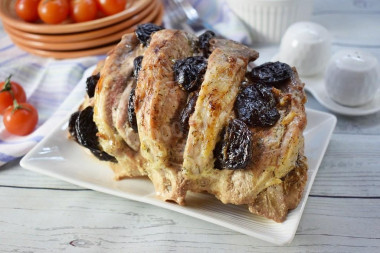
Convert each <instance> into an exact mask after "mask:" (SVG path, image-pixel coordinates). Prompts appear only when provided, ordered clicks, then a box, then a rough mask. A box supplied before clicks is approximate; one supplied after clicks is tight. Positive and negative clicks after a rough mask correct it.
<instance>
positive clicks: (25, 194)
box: [0, 0, 380, 252]
mask: <svg viewBox="0 0 380 253" xmlns="http://www.w3.org/2000/svg"><path fill="white" fill-rule="evenodd" d="M331 2H334V3H331ZM373 19H375V20H377V21H378V23H377V24H378V26H380V1H376V0H373V1H370V0H368V1H364V0H334V1H327V0H323V1H321V0H319V1H316V6H315V11H314V17H313V20H314V21H316V22H319V23H321V24H323V25H325V26H326V27H327V28H329V29H330V31H331V32H332V33H333V35H334V47H333V49H334V50H337V49H341V48H345V47H348V46H349V47H352V46H355V47H360V48H363V49H365V50H368V51H370V52H371V53H373V54H375V55H376V56H377V57H378V59H380V33H378V34H374V31H367V30H366V28H368V26H366V27H362V25H363V22H361V23H356V22H355V21H357V20H361V21H363V20H364V23H365V22H366V21H365V20H367V21H368V22H370V21H371V22H372V21H373ZM353 24H357V26H353ZM358 35H360V36H358ZM376 38H377V39H376ZM307 107H309V108H313V109H317V110H321V111H327V110H325V109H324V108H323V107H322V106H321V105H319V104H318V103H317V102H316V100H315V99H314V98H313V97H312V96H311V95H310V94H309V101H308V103H307ZM379 210H380V113H376V114H372V115H369V116H364V117H346V116H339V115H338V123H337V127H336V129H335V131H334V134H333V136H332V139H331V142H330V145H329V147H328V150H327V152H326V155H325V157H324V159H323V162H322V164H321V166H320V168H319V171H318V174H317V177H316V179H315V182H314V184H313V187H312V190H311V193H310V196H309V199H308V201H307V204H306V208H305V211H304V214H303V216H302V219H301V222H300V225H299V227H298V230H297V233H296V236H295V238H294V240H293V242H292V243H291V244H290V245H288V246H281V247H280V246H273V245H271V244H269V243H266V242H263V241H260V240H257V239H255V238H252V237H249V236H246V235H243V234H240V233H237V232H234V231H232V230H229V229H226V228H223V227H220V226H217V225H213V224H210V223H207V222H204V221H201V220H197V219H194V218H191V217H188V216H185V215H182V214H179V213H176V212H172V211H168V210H165V209H162V208H158V207H155V206H151V205H147V204H142V203H139V202H134V201H129V200H126V199H121V198H118V197H115V196H110V195H106V194H103V193H99V192H95V191H92V190H88V189H83V188H80V187H76V186H74V185H71V184H68V183H65V182H63V181H59V180H56V179H54V178H50V177H47V176H43V175H39V174H36V173H33V172H30V171H27V170H25V169H22V168H21V167H20V166H19V160H17V161H14V162H11V163H8V164H7V165H5V166H2V167H0V252H62V251H68V252H168V251H178V252H209V251H214V252H232V251H235V252H380V211H379Z"/></svg>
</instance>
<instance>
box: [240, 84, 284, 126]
mask: <svg viewBox="0 0 380 253" xmlns="http://www.w3.org/2000/svg"><path fill="white" fill-rule="evenodd" d="M234 109H235V113H236V115H237V118H238V119H240V120H242V121H244V122H245V123H247V124H248V125H249V126H262V127H266V126H273V125H274V124H275V123H276V122H277V120H278V119H279V118H280V113H279V112H278V110H277V108H276V99H275V98H274V95H273V93H272V87H268V86H264V85H262V84H260V83H256V84H254V85H252V84H251V85H247V86H245V87H241V90H240V92H239V94H238V96H237V97H236V101H235V105H234Z"/></svg>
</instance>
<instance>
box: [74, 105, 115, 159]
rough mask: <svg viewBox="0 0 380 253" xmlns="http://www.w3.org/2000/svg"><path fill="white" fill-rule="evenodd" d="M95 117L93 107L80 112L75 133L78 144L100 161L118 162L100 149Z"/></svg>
mask: <svg viewBox="0 0 380 253" xmlns="http://www.w3.org/2000/svg"><path fill="white" fill-rule="evenodd" d="M93 115H94V109H93V108H92V107H91V106H88V107H86V108H85V109H84V110H83V111H81V112H79V114H78V116H77V118H76V120H75V132H76V137H77V141H78V143H79V144H81V145H82V146H84V147H86V148H88V149H89V150H90V151H91V153H92V154H93V155H95V156H96V157H97V158H98V159H100V160H103V161H110V162H117V160H116V158H115V157H113V156H111V155H109V154H107V153H106V152H104V151H102V150H100V149H99V142H98V137H97V136H96V133H97V132H98V128H97V127H96V124H95V123H94V121H93Z"/></svg>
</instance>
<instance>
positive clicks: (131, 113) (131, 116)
mask: <svg viewBox="0 0 380 253" xmlns="http://www.w3.org/2000/svg"><path fill="white" fill-rule="evenodd" d="M135 90H136V87H133V88H132V90H131V93H130V94H129V101H128V122H129V125H130V126H131V127H132V129H133V131H135V132H136V133H137V131H138V130H137V119H136V112H135V97H136V96H135Z"/></svg>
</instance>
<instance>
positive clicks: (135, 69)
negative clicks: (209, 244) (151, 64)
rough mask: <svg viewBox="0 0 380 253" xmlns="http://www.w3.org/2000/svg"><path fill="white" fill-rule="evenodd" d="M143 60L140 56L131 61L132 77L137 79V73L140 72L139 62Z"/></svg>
mask: <svg viewBox="0 0 380 253" xmlns="http://www.w3.org/2000/svg"><path fill="white" fill-rule="evenodd" d="M142 60H143V56H142V55H140V56H137V57H136V58H135V59H134V60H133V75H134V77H135V78H136V79H137V77H138V76H139V72H140V69H141V62H142Z"/></svg>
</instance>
